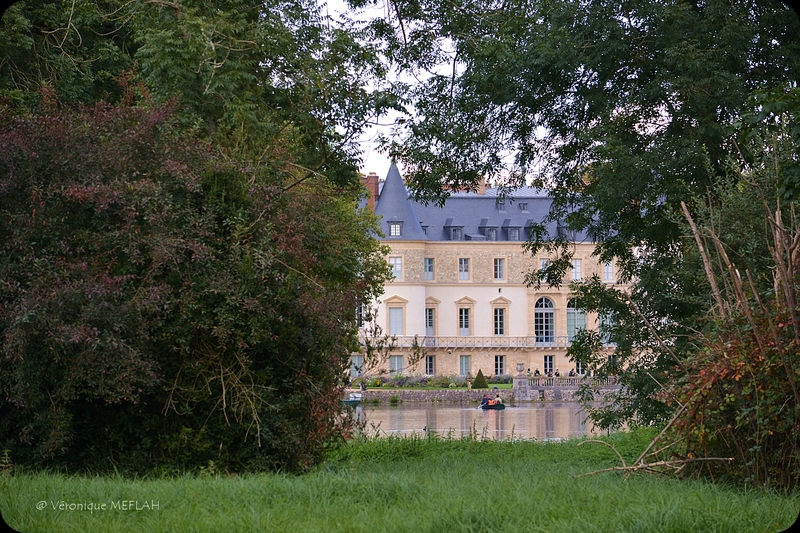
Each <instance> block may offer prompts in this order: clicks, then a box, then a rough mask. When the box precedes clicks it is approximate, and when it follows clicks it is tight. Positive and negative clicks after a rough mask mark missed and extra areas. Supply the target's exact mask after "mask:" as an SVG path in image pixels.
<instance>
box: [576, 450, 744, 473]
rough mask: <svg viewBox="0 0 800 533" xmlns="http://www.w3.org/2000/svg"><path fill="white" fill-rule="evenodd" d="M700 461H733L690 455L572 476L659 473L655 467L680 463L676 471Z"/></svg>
mask: <svg viewBox="0 0 800 533" xmlns="http://www.w3.org/2000/svg"><path fill="white" fill-rule="evenodd" d="M586 442H589V441H586ZM700 461H728V462H730V461H733V457H692V458H689V459H674V460H670V461H656V462H655V463H642V464H640V465H631V466H614V467H611V468H603V469H602V470H595V471H594V472H586V473H585V474H581V475H579V476H573V477H575V478H579V477H584V476H591V475H594V474H599V473H601V472H612V471H614V470H623V471H626V472H631V471H637V470H649V471H652V472H656V473H659V471H658V470H656V469H655V467H662V466H666V467H670V468H675V466H677V465H681V466H680V467H679V468H676V469H675V470H676V471H677V470H680V469H681V468H683V465H686V464H688V463H696V462H700Z"/></svg>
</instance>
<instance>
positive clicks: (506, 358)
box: [353, 166, 616, 377]
mask: <svg viewBox="0 0 800 533" xmlns="http://www.w3.org/2000/svg"><path fill="white" fill-rule="evenodd" d="M398 181H400V182H401V178H400V176H399V173H398V172H397V170H396V167H394V166H393V167H392V170H390V173H389V175H388V176H387V178H386V183H385V184H384V186H383V189H382V190H381V193H380V196H378V202H377V205H376V213H377V214H379V215H381V216H382V217H383V221H382V224H384V233H385V235H386V238H384V239H383V242H384V244H387V245H388V246H390V247H391V252H390V253H389V254H388V256H387V260H388V262H389V264H390V265H391V266H392V268H393V271H394V273H395V279H394V280H392V281H391V282H389V283H387V284H386V286H385V288H384V294H383V296H382V298H381V299H380V301H379V302H377V303H376V304H375V306H374V308H375V310H376V311H377V314H376V321H377V323H378V325H380V327H381V328H382V330H383V331H384V332H386V333H388V334H390V335H392V336H394V337H395V342H394V345H395V348H394V349H393V350H392V351H391V353H390V354H389V355H390V356H389V358H388V360H387V361H386V364H385V365H384V368H382V370H385V371H388V372H390V373H402V374H406V375H422V374H427V375H460V376H465V377H469V376H472V377H474V376H475V375H476V374H477V372H478V370H481V371H482V373H483V374H484V375H485V376H487V377H488V376H491V375H515V374H517V369H518V368H522V369H523V370H524V371H527V370H528V369H530V370H531V371H534V370H535V369H538V370H539V371H540V372H542V373H547V372H550V371H556V370H558V371H559V372H560V373H561V375H567V373H568V372H569V371H570V369H575V370H576V371H577V372H578V373H580V374H582V373H584V371H585V370H586V369H584V368H580V366H579V365H576V364H575V363H574V362H572V361H570V360H569V359H568V358H567V355H566V352H567V348H568V346H569V344H570V342H571V339H572V338H573V336H574V334H575V333H576V331H577V330H578V329H579V328H589V329H598V328H601V324H600V321H599V320H598V317H597V315H596V314H591V313H588V314H587V313H584V312H583V311H581V310H580V309H575V308H574V306H572V305H570V293H569V280H565V283H564V284H562V286H561V287H560V288H558V289H556V288H548V287H546V286H543V287H542V288H540V289H539V290H536V289H534V288H532V287H528V286H527V285H526V283H525V278H526V274H527V273H528V272H530V271H531V270H532V269H537V268H539V267H540V266H541V264H542V262H543V261H546V260H547V259H548V258H547V257H544V256H542V257H531V256H530V255H529V254H527V253H526V252H524V250H523V247H522V244H523V242H524V239H525V238H527V237H526V235H525V234H524V228H525V227H526V226H527V223H529V222H530V221H531V220H535V217H536V216H537V214H539V215H540V214H541V213H542V209H545V208H549V199H548V198H546V197H545V196H543V195H542V194H541V193H538V192H536V195H535V196H533V195H532V196H531V197H530V198H526V197H525V191H523V193H522V194H521V195H520V196H518V197H516V200H515V202H516V203H518V204H522V205H519V206H515V205H509V206H505V205H502V206H501V205H499V201H498V199H497V197H496V194H492V191H491V189H489V190H484V191H482V192H476V193H458V194H457V195H453V197H452V198H451V199H449V200H448V202H447V203H446V204H445V206H443V207H442V208H436V207H432V206H421V205H418V204H415V203H414V202H411V201H408V199H407V193H406V192H405V188H404V186H402V185H400V186H398V183H396V182H398ZM392 191H394V192H392ZM398 191H399V192H398ZM528 194H533V193H531V192H530V191H528ZM384 195H385V196H384ZM393 195H394V197H393ZM403 203H405V205H401V204H403ZM533 203H535V204H536V206H537V208H538V209H537V210H533V209H530V207H533V206H532V205H529V204H533ZM409 206H411V209H410V210H409V209H408V208H409ZM437 209H440V211H437ZM529 217H531V218H529ZM519 221H522V222H519ZM417 224H418V225H419V226H418V227H419V228H420V230H416V229H415V228H416V227H417ZM454 229H457V230H458V231H453V230H454ZM514 230H516V231H514ZM467 239H468V240H467ZM512 239H513V240H512ZM574 251H575V255H574V259H575V260H574V261H573V269H572V270H571V273H570V274H569V275H570V276H573V277H575V278H576V279H578V278H584V277H590V276H592V275H594V274H596V275H597V276H599V278H600V279H601V280H604V281H605V282H607V283H615V281H616V280H615V278H616V272H615V271H614V265H613V264H601V263H599V262H598V261H597V259H596V258H595V257H592V252H593V251H594V244H593V243H590V242H577V241H576V242H575V244H574ZM415 345H417V346H420V347H421V348H422V357H421V358H420V359H419V361H417V362H416V363H413V361H412V359H413V356H414V350H413V347H414V346H415ZM416 353H417V354H419V353H420V351H419V350H417V352H416ZM611 353H613V346H609V354H611ZM360 362H361V360H360V359H359V358H358V356H355V357H354V365H353V373H354V374H357V373H358V371H359V370H360V368H359V363H360ZM519 365H521V366H519Z"/></svg>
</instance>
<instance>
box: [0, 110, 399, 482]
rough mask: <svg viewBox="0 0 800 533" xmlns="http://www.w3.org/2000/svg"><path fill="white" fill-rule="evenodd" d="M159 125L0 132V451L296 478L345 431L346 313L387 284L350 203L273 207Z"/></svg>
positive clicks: (116, 121)
mask: <svg viewBox="0 0 800 533" xmlns="http://www.w3.org/2000/svg"><path fill="white" fill-rule="evenodd" d="M171 120H172V117H171V114H170V112H169V110H168V109H164V108H154V109H152V110H151V109H142V108H131V107H124V106H123V107H112V106H107V105H102V104H99V105H97V106H94V107H92V108H87V109H85V110H83V111H81V112H72V111H59V110H55V109H54V110H51V111H50V112H48V113H45V114H43V115H42V116H30V117H26V118H25V119H14V118H9V117H8V116H4V117H3V118H2V121H3V125H4V127H3V133H2V142H0V146H1V147H2V150H0V168H2V172H0V176H1V177H2V178H1V179H0V188H1V189H2V190H3V191H4V194H3V201H2V216H3V219H2V224H1V225H0V235H2V240H3V252H2V254H0V272H2V279H3V282H2V288H1V289H0V300H1V301H2V302H3V306H2V312H0V327H1V328H2V331H3V344H2V348H3V358H2V360H1V361H0V365H1V367H2V372H0V374H1V375H2V378H0V389H2V393H3V397H4V398H5V399H6V400H5V401H4V402H3V404H2V406H0V410H2V420H3V422H2V426H0V439H2V442H3V446H4V447H5V448H7V449H10V450H12V454H13V455H14V456H15V457H18V458H19V459H20V462H25V463H36V462H42V461H43V462H45V463H48V462H49V463H48V464H62V465H66V466H70V467H92V468H107V467H109V466H111V464H112V462H113V463H114V464H118V465H120V466H122V467H128V468H133V467H134V466H133V465H137V463H138V465H137V466H138V468H144V467H147V466H153V465H154V464H162V465H163V464H166V465H175V466H177V465H180V464H183V465H185V466H192V465H194V466H196V465H198V464H203V463H204V462H206V461H208V460H214V461H215V462H217V463H218V464H224V465H227V466H228V467H229V468H242V467H251V468H267V467H270V468H274V467H281V468H286V469H297V468H304V467H306V466H308V465H310V464H313V463H314V462H315V461H316V460H318V459H319V457H320V454H321V452H322V447H323V445H324V444H326V443H328V442H331V441H332V440H335V439H336V438H337V437H341V435H342V434H343V432H346V430H347V428H346V426H342V420H341V419H340V417H339V415H340V402H339V397H340V395H341V389H342V386H343V383H342V379H341V376H342V373H343V371H344V368H345V367H346V365H347V361H348V358H349V354H350V353H351V351H353V349H354V348H355V347H356V346H357V337H356V327H355V320H354V317H353V309H354V308H355V307H356V306H357V305H358V303H359V302H360V301H362V299H364V298H374V297H376V296H377V294H378V293H379V291H380V290H381V288H382V285H383V282H384V280H385V277H386V275H387V266H386V264H385V261H384V259H383V255H382V254H381V253H380V247H379V245H378V243H377V241H375V240H374V239H373V238H372V237H371V232H372V231H374V230H375V228H376V225H375V221H374V218H373V217H372V215H369V214H368V213H366V212H357V211H356V209H355V203H356V200H357V198H358V195H359V194H360V191H359V190H357V189H352V190H349V191H347V190H343V189H341V188H337V187H334V186H333V185H331V184H329V183H326V182H324V181H323V180H319V179H314V180H311V181H309V182H308V183H307V184H302V185H298V186H297V187H296V188H295V189H293V190H292V192H283V193H281V189H280V187H276V186H275V185H274V181H273V180H272V179H271V177H270V176H269V175H268V174H266V173H259V174H257V175H255V176H254V175H253V174H252V173H251V172H250V171H249V170H248V169H246V168H244V169H243V168H241V167H239V166H238V165H237V164H233V163H230V162H225V161H224V160H222V159H220V158H219V156H218V155H217V154H215V153H214V150H213V149H212V148H211V146H210V145H208V144H207V143H203V142H201V141H199V140H197V139H191V138H187V137H186V136H185V135H183V134H178V133H176V132H175V131H174V129H173V127H172V125H171V123H170V121H171ZM320 205H324V206H325V209H319V206H320Z"/></svg>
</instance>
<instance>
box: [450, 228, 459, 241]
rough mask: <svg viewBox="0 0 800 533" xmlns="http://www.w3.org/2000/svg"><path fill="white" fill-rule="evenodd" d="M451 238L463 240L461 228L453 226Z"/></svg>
mask: <svg viewBox="0 0 800 533" xmlns="http://www.w3.org/2000/svg"><path fill="white" fill-rule="evenodd" d="M450 240H452V241H460V240H461V228H451V230H450Z"/></svg>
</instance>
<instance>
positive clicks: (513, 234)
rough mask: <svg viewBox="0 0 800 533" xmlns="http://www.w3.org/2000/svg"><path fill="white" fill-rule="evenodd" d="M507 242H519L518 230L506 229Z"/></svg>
mask: <svg viewBox="0 0 800 533" xmlns="http://www.w3.org/2000/svg"><path fill="white" fill-rule="evenodd" d="M508 240H509V241H518V240H519V228H509V229H508Z"/></svg>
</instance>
